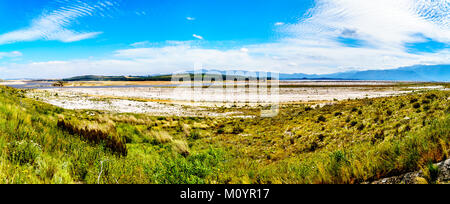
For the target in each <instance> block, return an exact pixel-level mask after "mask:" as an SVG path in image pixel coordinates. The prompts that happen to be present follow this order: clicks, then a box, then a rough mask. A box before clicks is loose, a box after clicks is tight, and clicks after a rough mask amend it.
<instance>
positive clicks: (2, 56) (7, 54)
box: [0, 51, 22, 59]
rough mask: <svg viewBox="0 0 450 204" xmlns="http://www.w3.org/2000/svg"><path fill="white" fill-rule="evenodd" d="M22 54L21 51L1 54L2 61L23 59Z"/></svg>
mask: <svg viewBox="0 0 450 204" xmlns="http://www.w3.org/2000/svg"><path fill="white" fill-rule="evenodd" d="M21 56H22V53H21V52H19V51H12V52H0V59H2V58H14V57H21Z"/></svg>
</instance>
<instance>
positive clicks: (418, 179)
mask: <svg viewBox="0 0 450 204" xmlns="http://www.w3.org/2000/svg"><path fill="white" fill-rule="evenodd" d="M436 165H437V166H438V167H439V175H438V179H437V183H449V182H450V159H448V160H446V161H443V162H440V163H437V164H436ZM427 183H428V182H427V180H426V179H425V175H424V174H423V172H422V171H416V172H410V173H406V174H402V175H400V176H394V177H390V178H383V179H380V180H378V181H374V182H371V183H370V184H427Z"/></svg>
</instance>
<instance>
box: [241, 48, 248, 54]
mask: <svg viewBox="0 0 450 204" xmlns="http://www.w3.org/2000/svg"><path fill="white" fill-rule="evenodd" d="M248 51H249V50H248V48H245V47H243V48H241V52H245V53H247V52H248Z"/></svg>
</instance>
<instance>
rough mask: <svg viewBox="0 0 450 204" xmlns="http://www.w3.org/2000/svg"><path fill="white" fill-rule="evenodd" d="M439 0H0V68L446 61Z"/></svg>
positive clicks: (170, 68) (61, 73) (9, 71)
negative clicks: (377, 0)
mask: <svg viewBox="0 0 450 204" xmlns="http://www.w3.org/2000/svg"><path fill="white" fill-rule="evenodd" d="M449 8H450V2H449V1H447V0H398V1H395V2H392V1H389V0H381V2H378V3H375V2H374V1H370V0H353V1H352V0H264V1H261V0H245V1H243V0H227V1H224V0H131V1H130V0H129V1H125V0H77V1H71V0H40V1H35V0H3V1H1V2H0V18H1V19H2V23H1V24H0V71H1V73H0V78H47V77H50V78H59V77H68V76H75V75H83V74H104V75H128V74H131V75H134V74H139V75H146V74H155V73H170V72H174V71H180V70H188V69H192V68H193V66H194V64H196V63H197V64H198V63H201V64H203V67H204V68H206V69H243V70H263V71H280V72H289V73H293V72H301V73H332V72H339V71H346V70H360V69H387V68H395V67H400V66H409V65H416V64H448V63H449V62H450V60H449V41H450V29H449V27H450V23H449V13H450V12H449Z"/></svg>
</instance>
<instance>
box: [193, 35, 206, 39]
mask: <svg viewBox="0 0 450 204" xmlns="http://www.w3.org/2000/svg"><path fill="white" fill-rule="evenodd" d="M192 37H194V38H197V39H199V40H203V39H204V38H203V37H202V36H200V35H197V34H194V35H192Z"/></svg>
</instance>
